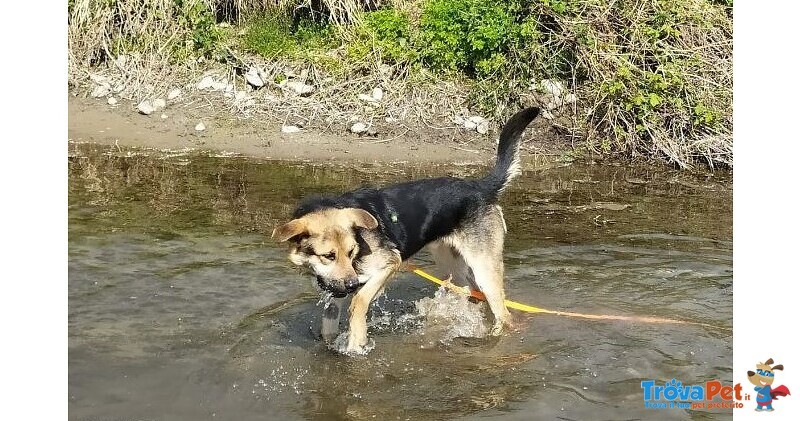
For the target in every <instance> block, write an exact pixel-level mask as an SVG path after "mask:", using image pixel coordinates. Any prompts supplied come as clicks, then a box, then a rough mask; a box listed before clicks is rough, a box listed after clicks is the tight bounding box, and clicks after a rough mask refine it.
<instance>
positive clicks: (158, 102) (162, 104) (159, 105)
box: [153, 98, 167, 111]
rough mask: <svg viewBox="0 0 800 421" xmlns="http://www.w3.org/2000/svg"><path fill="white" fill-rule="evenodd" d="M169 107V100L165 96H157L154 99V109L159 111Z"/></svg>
mask: <svg viewBox="0 0 800 421" xmlns="http://www.w3.org/2000/svg"><path fill="white" fill-rule="evenodd" d="M166 107H167V101H164V99H163V98H156V99H154V100H153V111H158V110H161V109H164V108H166Z"/></svg>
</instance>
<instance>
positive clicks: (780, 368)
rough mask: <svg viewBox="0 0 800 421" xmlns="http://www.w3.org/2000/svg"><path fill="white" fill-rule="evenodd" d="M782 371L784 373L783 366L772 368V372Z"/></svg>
mask: <svg viewBox="0 0 800 421" xmlns="http://www.w3.org/2000/svg"><path fill="white" fill-rule="evenodd" d="M775 370H781V371H783V364H778V365H776V366H775V367H772V371H775Z"/></svg>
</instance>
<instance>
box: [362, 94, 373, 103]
mask: <svg viewBox="0 0 800 421" xmlns="http://www.w3.org/2000/svg"><path fill="white" fill-rule="evenodd" d="M358 99H360V100H362V101H365V102H375V98H373V97H371V96H369V95H367V94H358Z"/></svg>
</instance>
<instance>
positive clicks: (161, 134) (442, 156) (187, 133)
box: [68, 94, 570, 167]
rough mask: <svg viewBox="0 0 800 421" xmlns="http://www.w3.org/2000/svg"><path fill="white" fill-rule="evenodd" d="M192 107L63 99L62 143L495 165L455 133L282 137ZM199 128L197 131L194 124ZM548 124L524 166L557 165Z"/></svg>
mask: <svg viewBox="0 0 800 421" xmlns="http://www.w3.org/2000/svg"><path fill="white" fill-rule="evenodd" d="M193 104H195V103H194V102H193V101H184V102H176V103H170V104H168V105H167V107H166V108H164V109H162V110H159V111H158V112H156V113H153V114H151V115H142V114H140V113H138V112H137V111H136V110H135V107H136V104H133V103H129V102H125V101H120V102H119V103H117V104H116V105H115V106H109V105H108V104H107V101H106V100H105V98H102V99H95V98H86V97H81V96H76V95H74V94H73V95H70V96H69V101H68V108H69V113H68V116H69V122H68V123H69V130H68V138H69V141H70V142H75V143H98V144H107V145H118V146H119V147H136V148H153V149H159V150H181V149H194V150H208V151H214V152H220V153H231V154H237V155H245V156H251V157H255V158H263V159H279V160H290V161H316V162H320V161H340V162H387V163H389V162H392V163H394V162H407V163H469V164H475V163H480V164H488V163H490V162H492V161H493V160H494V157H495V148H496V143H495V142H496V139H495V138H494V137H488V136H481V137H477V136H468V135H466V134H464V133H463V132H461V131H460V130H458V129H457V128H441V129H428V130H421V129H417V130H412V129H408V130H406V132H405V133H401V134H400V135H393V136H380V135H376V136H359V135H358V134H354V133H338V134H335V133H332V132H328V133H326V132H324V131H319V130H301V131H298V132H294V133H284V132H283V131H282V125H281V124H280V123H278V122H275V121H273V120H271V119H264V118H259V117H257V116H251V117H249V118H244V117H242V116H237V115H234V114H231V113H229V112H227V110H225V109H220V108H215V107H208V106H195V105H193ZM201 123H202V125H203V126H204V127H205V128H204V130H197V128H198V127H197V126H198V124H201ZM547 132H548V124H547V122H543V121H539V122H538V123H534V124H532V126H531V128H530V129H529V130H528V131H527V132H526V134H525V137H524V139H525V140H524V144H523V147H522V149H523V157H524V161H525V162H526V164H527V165H528V166H534V167H538V166H541V165H545V164H552V163H557V162H564V161H568V160H569V159H570V156H569V155H568V151H569V146H568V145H566V144H564V143H563V142H558V141H557V140H556V139H553V138H552V137H550V138H547V137H544V138H542V137H541V136H542V133H544V134H546V133H547Z"/></svg>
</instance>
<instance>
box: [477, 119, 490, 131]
mask: <svg viewBox="0 0 800 421" xmlns="http://www.w3.org/2000/svg"><path fill="white" fill-rule="evenodd" d="M476 130H477V131H478V133H480V134H486V133H489V121H488V120H483V121H481V122H480V123H478V127H476Z"/></svg>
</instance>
